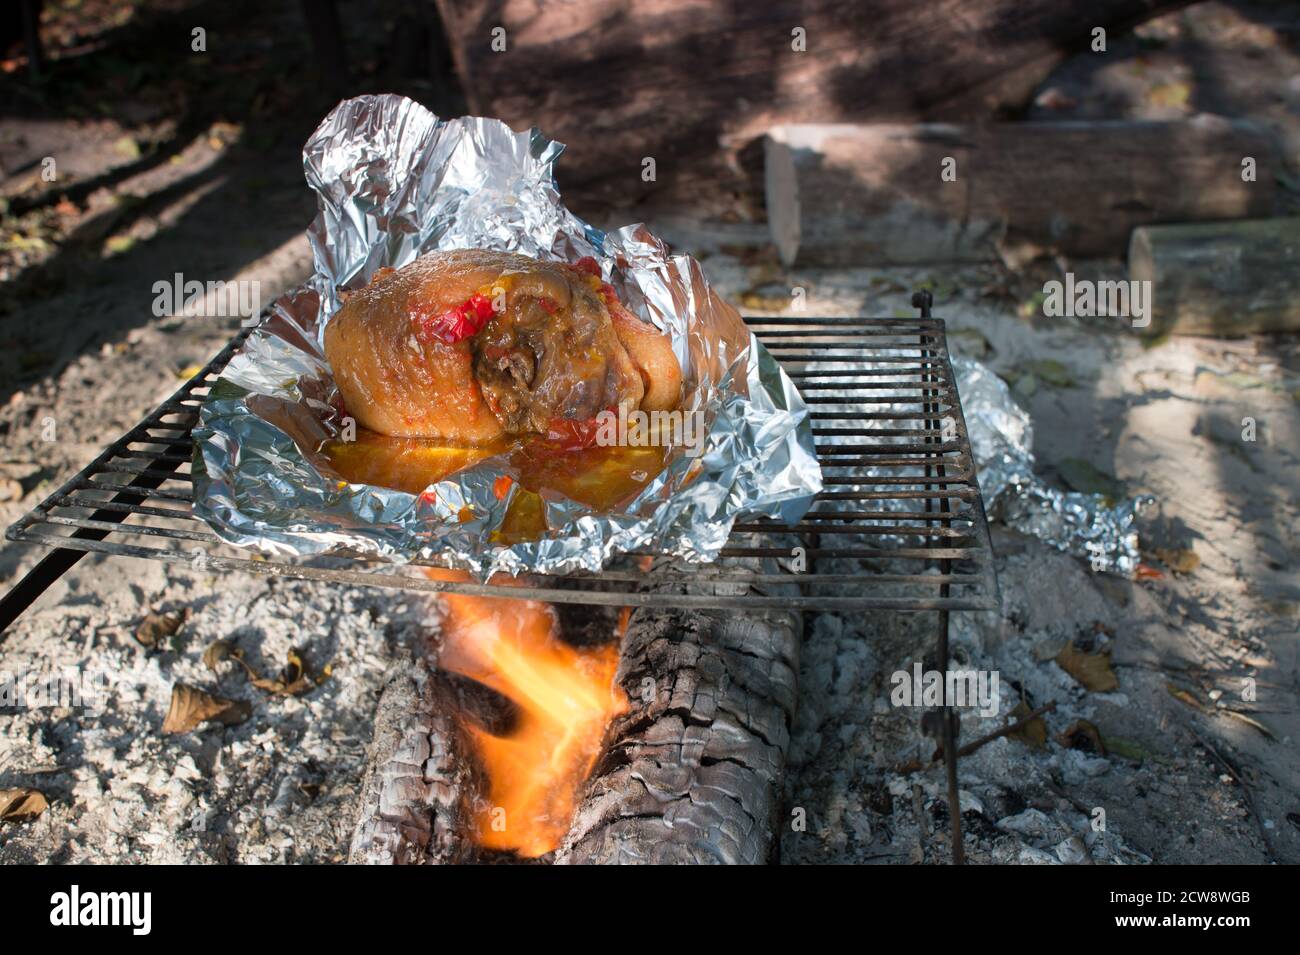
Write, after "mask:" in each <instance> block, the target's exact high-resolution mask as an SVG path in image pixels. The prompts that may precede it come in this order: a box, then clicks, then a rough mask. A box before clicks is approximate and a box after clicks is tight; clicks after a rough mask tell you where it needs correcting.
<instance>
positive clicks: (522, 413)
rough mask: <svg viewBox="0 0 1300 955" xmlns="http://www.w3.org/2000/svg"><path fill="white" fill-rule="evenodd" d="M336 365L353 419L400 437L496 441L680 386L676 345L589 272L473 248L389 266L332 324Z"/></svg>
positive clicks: (669, 396) (329, 333)
mask: <svg viewBox="0 0 1300 955" xmlns="http://www.w3.org/2000/svg"><path fill="white" fill-rule="evenodd" d="M611 309H613V310H614V312H615V313H616V317H615V318H613V319H612V318H611V314H610V313H611ZM629 352H630V353H631V354H629ZM665 353H666V355H665ZM325 356H326V358H327V359H328V360H329V362H330V365H331V367H332V368H333V371H334V376H335V379H336V381H337V382H338V385H339V391H340V392H341V393H342V396H343V401H344V404H345V405H346V407H347V409H348V412H349V413H350V414H351V415H353V416H354V417H355V418H356V419H357V421H358V422H359V423H360V424H362V425H364V426H365V427H367V428H370V429H371V430H373V431H378V432H380V433H382V434H387V435H393V436H397V437H427V438H440V439H444V440H448V441H456V442H466V443H470V444H486V443H489V442H491V441H494V440H496V439H498V438H501V437H503V436H507V435H517V434H527V433H545V432H546V431H547V430H548V428H549V427H550V426H551V424H552V423H553V422H554V421H556V420H557V419H565V420H569V421H587V420H590V419H592V418H595V417H596V416H597V415H598V414H600V412H602V411H604V410H606V409H617V408H619V407H625V408H627V409H628V410H632V409H636V408H640V407H643V399H645V398H646V397H647V395H649V396H650V397H651V400H652V402H653V405H652V406H645V407H647V410H653V409H654V408H659V407H672V406H673V405H675V404H676V402H677V400H678V398H679V396H680V391H681V369H680V367H679V366H678V365H677V361H676V358H675V357H674V356H673V352H672V348H671V345H670V344H669V342H668V340H667V338H666V336H664V335H662V334H660V333H659V332H658V331H657V330H655V329H653V328H651V327H650V326H648V325H646V324H645V323H643V322H641V321H640V320H639V319H637V318H636V316H634V315H632V314H631V313H628V312H627V311H626V310H625V309H623V308H622V306H621V305H620V304H618V302H617V300H616V299H614V298H613V295H612V290H611V289H610V288H609V287H608V286H604V285H602V283H601V282H600V281H599V278H598V277H593V276H592V275H591V274H590V271H583V270H581V269H580V268H576V267H574V266H570V265H566V264H563V263H556V262H539V261H537V260H535V259H531V258H528V257H526V256H522V255H514V254H510V253H503V252H488V251H483V250H474V249H471V250H461V251H455V252H435V253H431V254H429V255H426V256H423V257H421V258H420V259H417V260H416V261H415V262H412V263H411V264H410V265H408V266H406V267H405V268H403V269H400V270H397V271H393V270H380V273H377V274H376V275H375V277H374V279H373V280H372V281H371V283H370V284H369V285H368V286H366V287H365V288H363V289H361V290H359V291H357V292H354V293H352V294H351V295H350V296H349V297H348V299H347V300H346V301H345V302H344V304H343V307H342V308H341V309H339V311H338V314H336V315H335V316H334V317H333V318H332V319H331V320H330V323H329V325H328V326H326V329H325Z"/></svg>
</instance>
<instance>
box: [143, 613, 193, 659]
mask: <svg viewBox="0 0 1300 955" xmlns="http://www.w3.org/2000/svg"><path fill="white" fill-rule="evenodd" d="M188 619H190V608H189V607H183V608H181V609H180V610H177V611H175V612H174V613H151V614H147V615H146V616H145V618H144V619H143V620H142V621H140V626H138V627H136V628H135V639H136V640H137V641H138V642H139V643H140V645H141V646H145V647H148V648H149V649H150V650H153V649H155V648H157V647H158V646H159V644H161V643H163V642H164V641H165V640H167V638H169V637H172V636H175V635H176V633H177V631H179V630H180V628H181V627H182V626H183V625H184V624H185V621H186V620H188Z"/></svg>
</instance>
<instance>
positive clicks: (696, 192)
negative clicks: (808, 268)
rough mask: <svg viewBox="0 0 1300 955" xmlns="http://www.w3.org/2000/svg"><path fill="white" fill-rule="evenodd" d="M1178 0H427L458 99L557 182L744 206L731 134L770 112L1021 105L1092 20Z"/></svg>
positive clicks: (592, 190) (771, 119)
mask: <svg viewBox="0 0 1300 955" xmlns="http://www.w3.org/2000/svg"><path fill="white" fill-rule="evenodd" d="M1184 3H1185V0H1182V2H1179V0H1093V2H1090V3H1086V4H1078V3H1062V2H1060V0H933V2H930V3H916V2H915V0H874V2H871V3H858V4H853V3H843V2H840V0H804V2H798V3H796V2H794V0H776V2H770V3H751V2H747V0H730V2H718V3H707V4H701V3H698V2H695V0H612V2H611V0H568V2H565V3H561V4H545V5H543V4H540V3H538V2H536V0H438V4H439V8H440V9H441V11H442V15H443V21H444V23H445V25H446V28H447V35H448V38H449V40H450V43H451V49H452V54H453V56H454V59H455V63H456V68H457V71H458V73H459V75H460V79H461V82H462V85H463V86H464V88H465V91H466V94H467V96H468V98H469V105H470V109H471V111H472V112H473V113H475V114H477V115H485V116H496V117H499V118H501V119H503V120H505V121H506V122H507V123H509V124H510V125H511V126H513V127H515V128H516V129H521V128H526V127H528V126H537V127H539V128H540V129H541V130H542V131H543V132H544V133H545V134H546V135H547V136H549V137H551V138H553V139H557V140H559V141H560V142H563V143H566V144H567V145H568V147H569V149H568V151H567V152H566V153H565V156H564V158H563V159H561V161H560V163H559V166H558V178H559V181H560V186H561V188H562V189H564V190H566V192H567V193H573V192H578V193H579V194H581V195H582V196H583V197H584V198H586V199H589V200H598V201H601V202H604V203H609V204H613V205H628V204H631V203H633V202H635V201H637V200H641V199H646V198H650V199H653V200H655V201H657V202H659V203H661V204H668V203H673V202H678V203H680V202H684V201H689V202H692V203H694V204H695V207H696V209H697V211H698V210H699V209H700V208H701V205H700V204H703V209H704V210H705V211H708V208H709V206H710V205H712V206H715V207H717V208H719V209H721V208H723V207H725V206H734V205H735V201H736V197H735V195H734V193H736V192H739V193H741V194H742V195H744V196H747V197H750V198H753V199H755V200H756V202H755V209H754V210H753V211H754V212H757V211H758V210H757V201H761V178H760V176H761V171H760V168H759V163H760V161H761V157H760V156H758V155H757V154H756V153H755V152H754V151H753V150H747V149H745V147H746V145H747V144H753V143H754V141H755V140H756V139H757V137H759V136H760V135H762V133H764V132H765V131H766V130H767V128H768V127H769V126H772V125H775V124H780V123H795V122H863V121H879V120H895V121H899V120H915V119H944V120H977V119H986V118H990V117H992V116H994V115H995V114H997V113H998V112H999V111H1001V110H1005V109H1007V108H1014V107H1017V106H1019V105H1021V104H1023V102H1024V101H1025V99H1026V98H1027V97H1028V95H1029V93H1030V92H1031V91H1032V90H1033V89H1034V87H1035V86H1037V85H1038V83H1039V82H1041V80H1042V79H1043V78H1044V77H1045V76H1046V75H1047V73H1048V72H1049V71H1050V70H1051V69H1052V67H1053V66H1055V65H1056V63H1058V62H1059V61H1060V59H1061V58H1062V57H1064V56H1065V55H1066V53H1067V52H1069V51H1070V49H1072V48H1084V47H1086V44H1087V43H1088V42H1089V41H1090V40H1091V38H1092V31H1093V29H1094V28H1096V27H1103V28H1106V29H1107V30H1115V29H1118V28H1120V27H1123V26H1126V25H1129V24H1132V23H1135V22H1139V21H1141V20H1143V19H1146V18H1147V17H1150V16H1151V15H1153V14H1155V13H1157V12H1160V11H1163V10H1166V9H1171V8H1174V7H1177V6H1181V5H1184ZM496 27H502V28H504V30H505V35H504V36H505V43H506V49H505V51H504V52H496V51H494V50H493V47H492V41H493V32H492V31H493V29H494V28H496ZM796 28H801V29H802V30H803V31H804V34H803V35H804V37H805V39H806V50H805V51H803V52H797V51H796V50H795V49H794V48H793V46H794V42H795V37H794V35H793V31H795V30H796ZM720 145H721V146H722V147H723V148H719V146H720ZM646 158H653V159H654V161H655V166H656V169H655V174H656V181H653V182H648V181H646V180H645V179H644V178H643V170H644V169H645V166H644V164H643V160H644V159H646ZM573 186H577V187H580V188H579V189H577V190H574V189H571V188H570V187H573Z"/></svg>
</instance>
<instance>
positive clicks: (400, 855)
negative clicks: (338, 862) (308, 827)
mask: <svg viewBox="0 0 1300 955" xmlns="http://www.w3.org/2000/svg"><path fill="white" fill-rule="evenodd" d="M458 697H459V694H457V693H456V691H455V689H454V688H453V686H452V685H451V684H450V683H449V682H448V681H447V679H446V678H445V677H444V676H442V675H441V674H438V673H436V672H435V671H433V670H432V669H431V668H430V667H429V664H428V663H427V662H426V661H424V660H423V659H418V658H417V659H412V657H411V655H410V654H409V653H403V654H401V655H400V656H399V657H398V660H397V663H396V665H395V666H394V667H393V675H392V677H391V678H390V679H389V681H388V684H387V685H386V686H385V687H384V691H383V693H382V694H381V695H380V697H379V707H378V709H377V711H376V713H375V730H374V737H373V740H372V742H371V745H370V752H369V754H368V759H367V765H368V769H367V771H366V774H365V777H364V779H363V781H362V785H361V796H360V807H361V812H360V815H359V818H358V820H357V824H356V828H355V829H354V831H353V835H352V846H351V850H350V853H349V861H351V862H352V863H353V864H370V865H393V864H397V865H422V864H445V863H452V862H459V861H463V860H464V859H465V858H466V857H467V855H468V846H467V844H466V842H465V840H464V838H463V833H464V831H465V829H466V827H467V826H468V825H469V824H470V816H471V812H470V793H471V792H472V789H473V787H472V785H471V783H472V779H473V775H474V770H473V763H472V761H471V760H470V759H469V752H468V747H467V746H466V745H465V742H464V740H463V738H462V736H461V734H460V731H459V729H458V727H457V725H456V722H455V717H454V715H453V714H455V713H456V712H457V709H458V703H459V699H458Z"/></svg>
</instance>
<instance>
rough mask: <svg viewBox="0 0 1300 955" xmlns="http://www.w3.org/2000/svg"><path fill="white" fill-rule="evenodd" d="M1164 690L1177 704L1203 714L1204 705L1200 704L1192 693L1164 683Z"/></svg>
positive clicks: (1172, 684)
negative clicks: (1182, 704)
mask: <svg viewBox="0 0 1300 955" xmlns="http://www.w3.org/2000/svg"><path fill="white" fill-rule="evenodd" d="M1165 689H1166V690H1168V691H1169V695H1170V696H1172V697H1173V698H1174V699H1175V700H1177V701H1178V702H1180V703H1186V704H1187V705H1188V706H1190V707H1191V708H1192V709H1194V710H1198V711H1200V712H1201V713H1204V712H1205V704H1204V703H1202V702H1201V701H1200V700H1199V699H1197V698H1196V695H1195V694H1194V693H1192V691H1191V690H1187V689H1184V688H1183V687H1181V686H1178V685H1176V684H1174V683H1166V684H1165Z"/></svg>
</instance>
